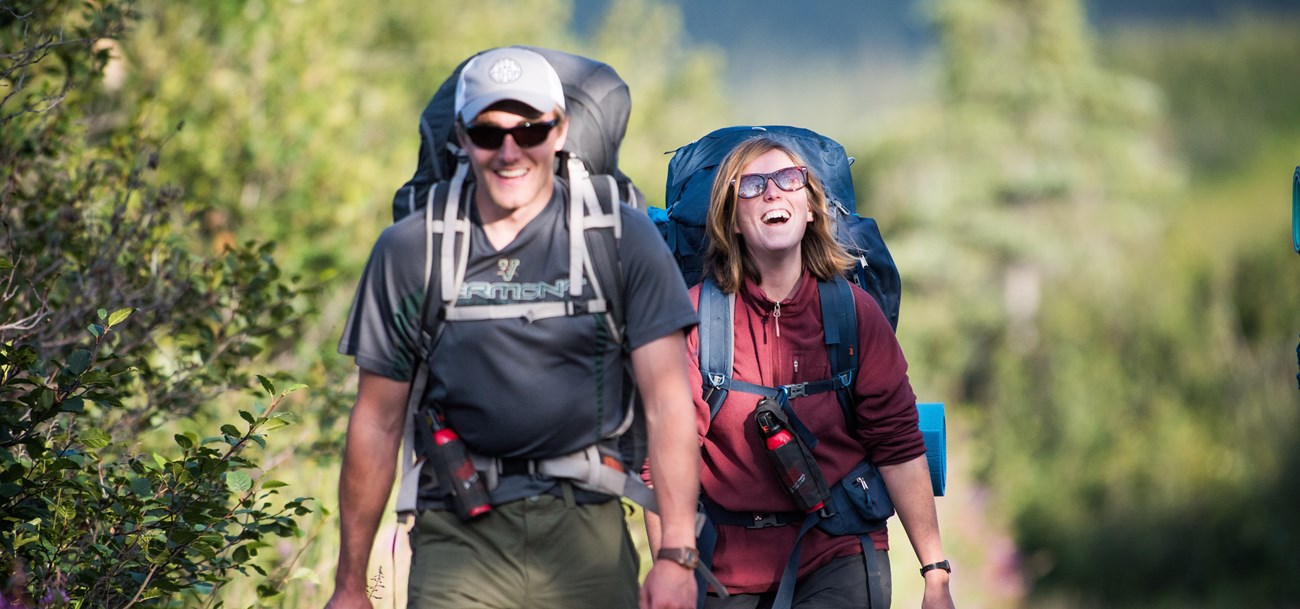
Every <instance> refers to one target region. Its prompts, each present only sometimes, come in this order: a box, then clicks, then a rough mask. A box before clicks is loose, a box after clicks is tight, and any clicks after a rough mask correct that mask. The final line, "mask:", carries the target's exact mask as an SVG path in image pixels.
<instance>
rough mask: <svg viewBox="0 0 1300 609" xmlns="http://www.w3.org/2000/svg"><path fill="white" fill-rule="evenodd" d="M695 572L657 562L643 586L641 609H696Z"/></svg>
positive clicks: (664, 562)
mask: <svg viewBox="0 0 1300 609" xmlns="http://www.w3.org/2000/svg"><path fill="white" fill-rule="evenodd" d="M695 600H696V588H695V572H694V571H691V570H690V569H687V568H686V567H683V566H681V565H679V564H677V563H675V562H673V561H671V560H656V561H655V563H654V566H653V567H651V568H650V573H648V574H646V576H645V583H644V584H642V586H641V609H695Z"/></svg>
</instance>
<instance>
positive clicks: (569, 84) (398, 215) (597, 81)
mask: <svg viewBox="0 0 1300 609" xmlns="http://www.w3.org/2000/svg"><path fill="white" fill-rule="evenodd" d="M519 48H524V49H528V50H530V51H534V52H536V53H538V54H540V55H541V56H542V57H545V58H546V61H548V62H550V64H551V66H552V67H554V68H555V71H556V73H557V74H559V76H560V81H561V82H562V83H563V84H564V103H565V108H566V113H567V114H568V117H569V136H568V139H567V140H565V144H564V150H565V151H566V152H568V153H569V154H571V155H573V156H576V157H578V158H579V159H581V160H582V162H583V164H584V165H586V167H587V171H588V172H590V173H591V174H592V175H608V176H612V177H613V178H614V179H615V181H616V182H617V183H618V185H619V195H620V198H621V199H622V200H623V201H625V202H627V203H628V204H629V205H631V206H632V207H635V208H638V209H640V208H643V207H644V206H645V197H643V196H642V195H641V192H640V191H639V190H637V188H636V186H634V185H633V184H632V181H631V180H630V179H628V177H627V176H626V175H624V174H623V172H622V171H620V170H619V168H618V148H619V146H620V145H622V143H623V136H624V135H626V134H627V121H628V115H629V114H630V113H631V111H632V96H631V94H630V93H629V92H628V88H627V83H625V82H623V79H622V78H621V77H619V75H618V73H617V72H615V71H614V68H612V67H610V66H609V65H607V64H604V63H601V62H599V61H596V60H594V59H588V58H586V57H581V56H579V55H573V54H570V53H565V52H563V51H556V50H552V49H543V48H539V47H530V46H522V45H520V46H519ZM470 59H472V57H471V58H466V59H465V61H463V62H461V64H460V65H459V66H456V69H455V70H454V71H453V72H452V73H451V76H449V77H448V78H447V80H445V81H443V83H442V86H440V87H439V88H438V91H437V93H435V94H434V95H433V99H431V100H429V105H428V106H426V107H425V108H424V113H422V114H421V115H420V157H419V162H418V164H417V165H416V167H415V175H413V176H411V179H410V180H407V182H406V184H404V185H403V186H402V187H401V188H399V189H398V190H397V194H396V195H394V197H393V221H394V222H396V221H397V220H400V219H402V218H404V217H406V216H408V215H410V214H412V213H414V212H416V211H418V210H420V209H423V208H424V206H425V205H426V204H427V203H428V197H429V190H430V188H431V187H432V186H433V185H434V184H436V183H438V182H439V181H443V180H450V179H451V178H452V177H453V176H454V175H455V173H456V165H457V157H458V156H459V155H460V146H459V144H458V143H457V142H456V136H455V134H454V132H453V129H452V127H453V125H454V123H455V110H454V107H455V100H456V81H457V80H458V79H459V77H460V71H461V69H462V68H464V67H465V64H466V63H468V62H469V60H470ZM556 168H557V171H559V172H561V173H562V174H563V173H566V172H567V170H566V168H565V163H562V162H561V163H556ZM566 177H567V175H566Z"/></svg>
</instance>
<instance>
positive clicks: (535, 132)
mask: <svg viewBox="0 0 1300 609" xmlns="http://www.w3.org/2000/svg"><path fill="white" fill-rule="evenodd" d="M558 124H560V121H559V119H556V120H549V121H546V122H542V123H520V124H518V125H515V126H514V127H511V128H509V129H504V128H501V127H497V126H496V125H465V127H464V129H465V135H467V136H469V141H470V142H472V143H473V144H474V145H475V146H478V147H479V148H483V149H485V150H496V149H497V148H500V147H501V144H503V143H504V142H505V139H506V135H509V136H510V137H512V138H514V140H515V143H516V144H518V145H519V147H520V148H532V147H533V146H536V145H538V144H541V143H542V142H545V141H546V136H548V135H550V134H551V129H554V128H555V126H556V125H558Z"/></svg>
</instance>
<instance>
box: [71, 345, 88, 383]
mask: <svg viewBox="0 0 1300 609" xmlns="http://www.w3.org/2000/svg"><path fill="white" fill-rule="evenodd" d="M89 367H90V352H89V351H87V350H85V349H77V350H76V351H73V352H72V355H69V356H68V372H69V373H71V374H72V375H73V376H80V375H81V373H83V372H85V371H86V369H87V368H89Z"/></svg>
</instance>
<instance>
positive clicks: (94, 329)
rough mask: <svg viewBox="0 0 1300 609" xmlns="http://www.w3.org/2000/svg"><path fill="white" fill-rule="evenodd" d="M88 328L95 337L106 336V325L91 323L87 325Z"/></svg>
mask: <svg viewBox="0 0 1300 609" xmlns="http://www.w3.org/2000/svg"><path fill="white" fill-rule="evenodd" d="M86 330H87V331H88V332H90V335H91V336H94V337H95V338H101V337H103V336H104V326H101V325H99V324H90V325H89V326H86Z"/></svg>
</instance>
